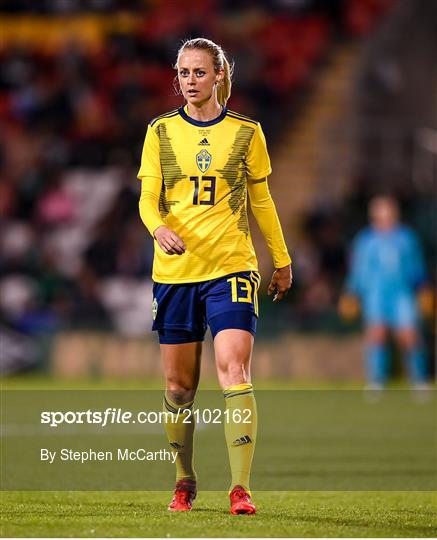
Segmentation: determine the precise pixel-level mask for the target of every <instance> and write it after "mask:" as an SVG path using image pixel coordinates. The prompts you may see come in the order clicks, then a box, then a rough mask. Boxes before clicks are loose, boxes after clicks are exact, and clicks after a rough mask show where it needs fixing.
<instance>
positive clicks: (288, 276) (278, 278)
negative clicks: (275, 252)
mask: <svg viewBox="0 0 437 540" xmlns="http://www.w3.org/2000/svg"><path fill="white" fill-rule="evenodd" d="M292 281H293V274H292V272H291V265H290V264H289V265H288V266H284V268H277V269H276V270H275V271H274V272H273V276H272V279H271V281H270V285H269V287H268V289H267V294H268V295H269V296H270V295H271V294H273V293H275V296H274V297H273V302H277V301H278V300H282V299H283V298H284V296H285V295H286V294H287V292H288V289H289V288H290V287H291V283H292Z"/></svg>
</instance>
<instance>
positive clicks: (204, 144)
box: [199, 137, 209, 146]
mask: <svg viewBox="0 0 437 540" xmlns="http://www.w3.org/2000/svg"><path fill="white" fill-rule="evenodd" d="M199 145H200V146H209V142H208V139H207V138H206V137H205V139H202V140H201V141H200V143H199Z"/></svg>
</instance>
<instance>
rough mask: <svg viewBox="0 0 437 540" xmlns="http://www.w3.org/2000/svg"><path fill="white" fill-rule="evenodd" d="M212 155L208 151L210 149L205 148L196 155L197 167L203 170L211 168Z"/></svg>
mask: <svg viewBox="0 0 437 540" xmlns="http://www.w3.org/2000/svg"><path fill="white" fill-rule="evenodd" d="M211 160H212V156H211V154H210V153H209V152H208V150H205V148H203V149H202V150H201V151H200V152H199V153H198V154H197V155H196V163H197V167H198V168H199V170H200V171H201V172H203V173H204V172H206V171H207V170H208V169H209V166H210V165H211Z"/></svg>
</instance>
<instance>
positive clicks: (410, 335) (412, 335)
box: [396, 328, 418, 350]
mask: <svg viewBox="0 0 437 540" xmlns="http://www.w3.org/2000/svg"><path fill="white" fill-rule="evenodd" d="M396 338H397V341H398V344H399V346H400V347H401V348H402V349H406V350H409V349H413V348H414V347H415V346H416V345H417V342H418V337H417V332H416V330H415V329H414V328H406V329H404V330H400V331H399V332H397V334H396Z"/></svg>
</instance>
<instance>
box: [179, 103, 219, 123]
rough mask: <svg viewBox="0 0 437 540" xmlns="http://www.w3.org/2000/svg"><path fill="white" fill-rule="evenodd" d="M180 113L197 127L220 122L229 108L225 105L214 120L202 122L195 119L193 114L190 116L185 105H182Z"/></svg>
mask: <svg viewBox="0 0 437 540" xmlns="http://www.w3.org/2000/svg"><path fill="white" fill-rule="evenodd" d="M178 110H179V114H180V115H181V116H182V118H183V119H184V120H186V121H187V122H188V123H189V124H192V125H193V126H197V127H208V126H213V125H214V124H218V123H219V122H221V121H222V120H223V118H225V116H226V114H227V112H228V110H227V108H226V107H223V110H222V112H221V113H220V114H219V115H218V116H217V117H216V118H213V119H212V120H208V121H207V122H201V121H200V120H195V119H194V118H191V116H188V114H187V113H186V112H185V107H180V109H178Z"/></svg>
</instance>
